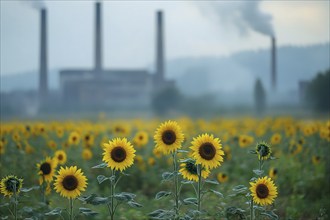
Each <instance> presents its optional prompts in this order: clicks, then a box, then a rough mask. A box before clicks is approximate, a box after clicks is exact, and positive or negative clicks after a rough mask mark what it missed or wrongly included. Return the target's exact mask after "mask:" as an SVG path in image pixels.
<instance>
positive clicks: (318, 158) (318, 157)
mask: <svg viewBox="0 0 330 220" xmlns="http://www.w3.org/2000/svg"><path fill="white" fill-rule="evenodd" d="M320 161H321V157H320V156H317V155H314V156H313V157H312V162H313V164H314V165H317V164H319V163H320Z"/></svg>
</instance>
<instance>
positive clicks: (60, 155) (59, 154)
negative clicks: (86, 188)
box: [54, 150, 67, 165]
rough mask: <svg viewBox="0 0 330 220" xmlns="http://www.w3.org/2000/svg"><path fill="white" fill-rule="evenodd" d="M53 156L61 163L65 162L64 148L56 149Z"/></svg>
mask: <svg viewBox="0 0 330 220" xmlns="http://www.w3.org/2000/svg"><path fill="white" fill-rule="evenodd" d="M54 158H56V160H57V162H58V163H59V164H61V165H63V164H65V162H66V160H67V156H66V153H65V151H64V150H58V151H56V152H55V156H54Z"/></svg>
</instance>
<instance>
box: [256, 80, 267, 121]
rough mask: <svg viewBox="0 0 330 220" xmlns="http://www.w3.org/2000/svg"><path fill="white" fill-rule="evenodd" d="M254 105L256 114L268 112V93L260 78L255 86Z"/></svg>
mask: <svg viewBox="0 0 330 220" xmlns="http://www.w3.org/2000/svg"><path fill="white" fill-rule="evenodd" d="M254 103H255V111H256V113H257V114H258V115H260V114H263V113H264V112H265V110H266V92H265V89H264V87H263V85H262V82H261V80H260V79H259V78H258V79H257V80H256V83H255V85H254Z"/></svg>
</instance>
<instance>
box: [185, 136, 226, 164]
mask: <svg viewBox="0 0 330 220" xmlns="http://www.w3.org/2000/svg"><path fill="white" fill-rule="evenodd" d="M191 144H192V146H191V147H190V149H191V150H192V156H193V158H194V159H195V160H196V164H201V165H202V166H203V167H205V168H207V169H212V168H216V167H218V166H220V165H221V163H222V162H223V156H224V154H225V153H224V152H223V150H222V145H221V143H220V139H219V138H214V137H213V135H212V134H211V135H209V134H202V135H199V136H198V137H197V138H194V139H193V141H192V142H191Z"/></svg>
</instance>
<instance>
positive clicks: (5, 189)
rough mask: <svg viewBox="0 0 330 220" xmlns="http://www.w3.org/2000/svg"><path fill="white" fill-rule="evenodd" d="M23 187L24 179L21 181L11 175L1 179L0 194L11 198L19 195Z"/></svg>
mask: <svg viewBox="0 0 330 220" xmlns="http://www.w3.org/2000/svg"><path fill="white" fill-rule="evenodd" d="M22 185H23V179H19V178H17V177H16V176H14V175H9V176H6V177H4V178H2V179H1V182H0V192H1V193H2V194H4V196H9V197H11V196H12V195H13V194H14V193H15V192H16V194H18V193H19V192H20V189H21V188H22Z"/></svg>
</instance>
